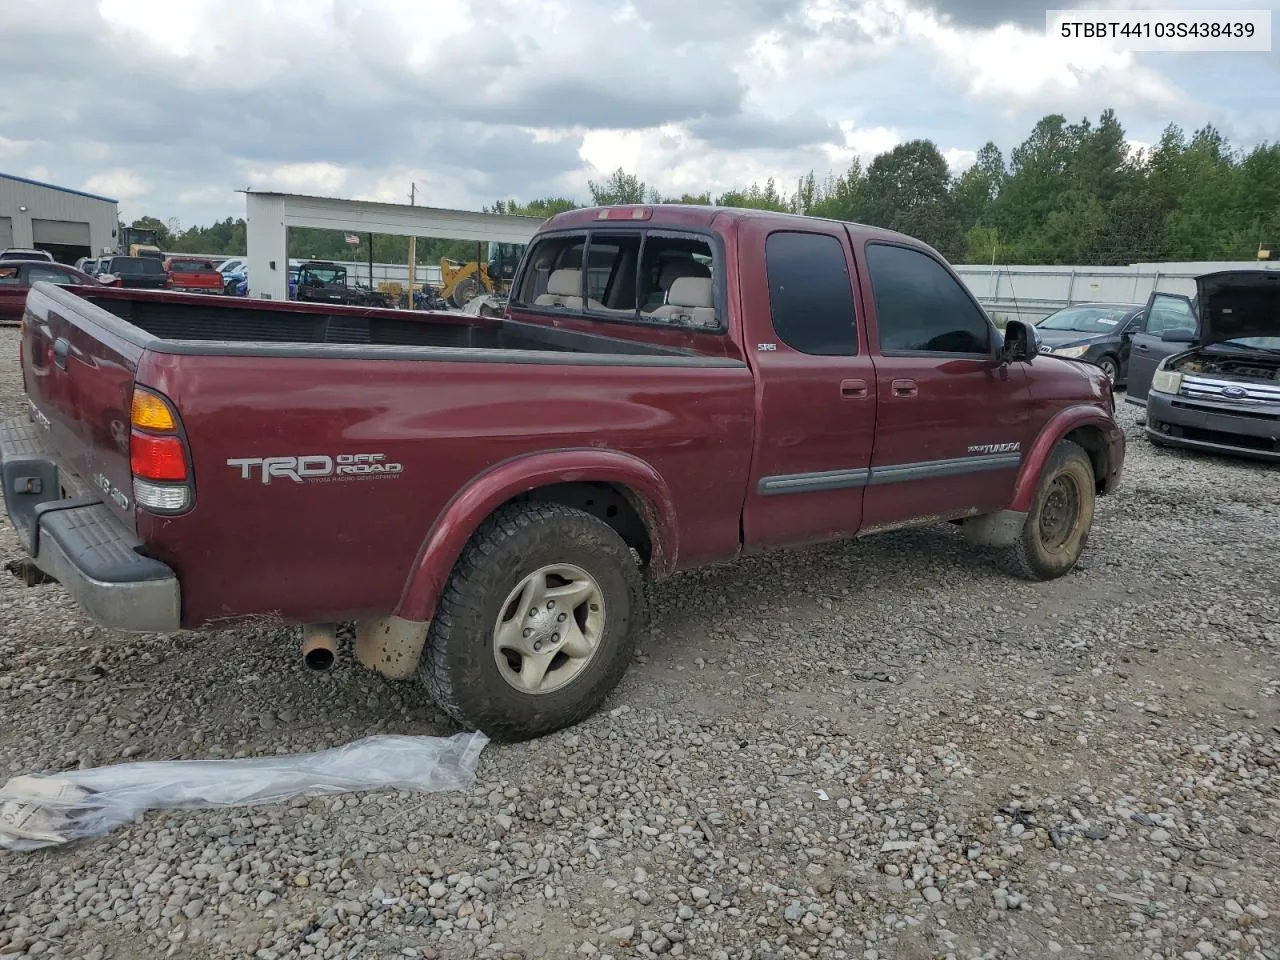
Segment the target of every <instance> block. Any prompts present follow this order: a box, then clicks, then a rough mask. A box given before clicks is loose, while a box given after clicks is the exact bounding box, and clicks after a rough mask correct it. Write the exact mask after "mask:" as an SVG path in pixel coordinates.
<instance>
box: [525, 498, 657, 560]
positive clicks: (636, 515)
mask: <svg viewBox="0 0 1280 960" xmlns="http://www.w3.org/2000/svg"><path fill="white" fill-rule="evenodd" d="M507 503H562V504H564V505H565V506H567V507H576V508H577V509H579V510H582V511H585V512H586V513H589V514H591V515H592V516H593V517H597V518H599V519H600V520H603V521H604V522H605V523H607V524H608V525H609V526H610V527H612V528H613V529H614V531H615V532H616V533H617V534H618V536H620V537H622V540H623V542H624V543H626V545H627V546H628V547H630V548H631V549H632V550H634V551H635V552H636V553H637V554H639V556H640V562H641V563H643V564H645V565H647V564H648V563H649V560H650V558H651V557H652V556H653V541H652V539H651V538H650V536H649V530H648V528H647V527H646V526H645V525H644V521H643V520H641V519H640V512H639V511H638V510H637V509H636V506H635V503H634V501H633V495H632V494H631V493H630V491H628V490H627V489H626V488H625V487H618V486H615V485H613V484H611V483H596V482H585V481H584V482H581V483H553V484H551V485H549V486H545V487H538V488H537V489H535V490H529V491H528V492H526V493H522V494H520V495H519V496H516V497H512V498H511V499H510V500H508V501H507Z"/></svg>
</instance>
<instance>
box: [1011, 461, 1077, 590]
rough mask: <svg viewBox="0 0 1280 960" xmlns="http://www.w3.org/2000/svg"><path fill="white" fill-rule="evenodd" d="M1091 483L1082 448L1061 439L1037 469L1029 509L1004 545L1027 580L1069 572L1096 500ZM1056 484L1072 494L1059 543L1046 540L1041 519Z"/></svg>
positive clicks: (1058, 491) (1054, 491)
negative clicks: (1015, 534) (1066, 525)
mask: <svg viewBox="0 0 1280 960" xmlns="http://www.w3.org/2000/svg"><path fill="white" fill-rule="evenodd" d="M1095 484H1096V481H1095V479H1094V475H1093V464H1092V462H1090V460H1089V455H1088V454H1087V453H1085V451H1084V448H1082V447H1081V446H1080V445H1079V444H1078V443H1073V442H1072V441H1070V440H1063V441H1061V442H1060V443H1059V444H1058V445H1057V446H1056V447H1055V448H1054V450H1053V453H1052V454H1050V456H1049V459H1048V461H1047V462H1046V463H1045V466H1044V469H1043V470H1042V471H1041V473H1040V481H1039V483H1037V484H1036V493H1035V496H1034V497H1033V498H1032V501H1031V509H1030V510H1028V511H1027V518H1026V520H1025V521H1024V522H1023V524H1022V530H1021V532H1020V533H1019V534H1018V538H1017V539H1016V540H1015V541H1014V542H1013V543H1012V544H1011V545H1010V546H1009V547H1008V548H1007V556H1008V559H1009V560H1010V562H1011V565H1012V567H1013V569H1014V571H1015V572H1016V573H1018V574H1019V575H1020V576H1023V577H1025V578H1027V579H1028V580H1054V579H1056V578H1058V577H1061V576H1062V575H1063V574H1066V573H1068V572H1070V570H1071V569H1072V568H1073V567H1074V566H1075V565H1076V562H1077V561H1078V560H1079V559H1080V555H1081V554H1082V553H1084V549H1085V547H1086V546H1087V545H1088V543H1089V531H1090V529H1091V527H1092V526H1093V510H1094V503H1095V500H1096V486H1095ZM1059 485H1066V486H1067V487H1069V488H1071V490H1072V493H1073V494H1074V497H1075V503H1074V509H1072V510H1071V512H1072V514H1073V516H1072V518H1071V522H1070V527H1069V529H1068V531H1067V533H1066V536H1065V538H1064V539H1063V540H1062V541H1061V542H1060V543H1057V542H1046V539H1045V536H1044V534H1045V527H1044V524H1043V523H1042V522H1041V521H1042V519H1043V518H1044V517H1045V511H1046V507H1049V506H1050V500H1051V498H1052V497H1053V495H1054V494H1055V493H1056V494H1059V495H1060V494H1061V493H1062V489H1063V488H1062V487H1061V486H1059ZM1056 539H1057V538H1054V541H1056Z"/></svg>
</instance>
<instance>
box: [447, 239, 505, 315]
mask: <svg viewBox="0 0 1280 960" xmlns="http://www.w3.org/2000/svg"><path fill="white" fill-rule="evenodd" d="M523 254H524V244H522V243H494V242H490V243H489V247H488V250H487V251H486V250H485V248H484V246H483V245H482V244H479V243H477V244H476V258H475V259H474V260H469V261H467V262H466V263H462V262H460V261H458V260H449V259H447V258H446V259H443V260H441V261H440V281H441V282H440V290H439V295H440V296H441V297H443V298H444V299H445V300H448V301H449V302H450V303H452V304H453V305H454V306H455V307H458V308H462V307H465V306H466V305H467V304H468V303H470V302H471V301H472V300H474V299H475V298H476V297H478V296H480V294H482V293H484V294H488V295H489V296H491V297H501V298H505V297H506V296H507V294H508V293H510V291H511V281H512V280H513V279H514V278H515V275H516V267H517V266H519V265H520V257H521V256H522V255H523Z"/></svg>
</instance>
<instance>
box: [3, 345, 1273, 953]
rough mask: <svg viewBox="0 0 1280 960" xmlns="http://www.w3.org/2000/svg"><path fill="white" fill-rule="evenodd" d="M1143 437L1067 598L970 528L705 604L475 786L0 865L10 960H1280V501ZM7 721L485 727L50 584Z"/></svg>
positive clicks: (701, 583) (211, 738)
mask: <svg viewBox="0 0 1280 960" xmlns="http://www.w3.org/2000/svg"><path fill="white" fill-rule="evenodd" d="M0 349H2V350H3V360H2V361H0V413H4V414H6V415H7V414H9V413H11V412H16V411H18V410H20V409H21V406H22V400H21V395H20V386H19V383H20V381H19V377H18V375H17V365H16V360H15V356H16V336H15V333H14V331H0ZM1132 409H1133V408H1129V407H1125V408H1124V410H1125V411H1126V412H1125V414H1124V416H1125V421H1126V424H1127V425H1128V430H1129V434H1130V437H1131V441H1130V442H1131V446H1130V451H1129V460H1128V465H1127V467H1126V476H1125V478H1124V481H1123V486H1122V489H1121V491H1120V492H1119V493H1118V494H1117V495H1116V496H1113V497H1109V498H1106V499H1104V500H1102V501H1101V502H1100V506H1099V512H1098V517H1097V521H1096V524H1095V527H1094V533H1093V537H1092V542H1091V544H1090V546H1089V549H1088V551H1087V553H1086V555H1085V558H1084V560H1083V562H1082V563H1081V564H1080V567H1079V569H1078V570H1077V571H1075V572H1074V573H1073V574H1071V575H1070V576H1068V577H1066V578H1063V579H1062V580H1059V581H1056V582H1053V583H1045V584H1031V583H1026V582H1022V581H1019V580H1014V579H1011V578H1009V577H1007V576H1006V575H1004V574H1003V573H1001V572H1000V571H999V569H997V568H996V567H994V566H993V565H992V564H991V562H990V561H989V560H988V559H986V558H984V557H983V556H981V555H979V554H976V553H974V552H973V551H971V550H969V549H967V548H966V547H965V546H964V545H963V544H962V543H961V542H960V540H959V538H958V536H957V535H956V533H955V531H954V529H953V528H951V527H950V526H946V525H944V526H941V527H934V528H929V529H924V530H918V531H911V532H905V533H899V534H894V535H888V536H884V537H881V538H878V539H869V540H866V541H862V542H856V543H848V544H838V545H831V546H826V547H822V548H818V549H812V550H806V551H802V552H795V553H787V554H781V555H777V556H773V557H767V558H760V559H753V560H749V561H746V562H741V563H737V564H732V565H726V566H722V567H718V568H715V569H710V570H704V571H698V572H695V573H692V574H688V575H683V576H680V577H678V578H676V579H675V580H673V581H670V582H668V583H665V584H662V585H661V586H658V587H656V588H654V589H652V590H651V596H652V602H653V605H654V610H655V616H654V623H653V629H652V633H651V635H650V636H649V637H648V639H646V640H645V641H644V642H643V644H642V650H640V651H639V652H638V653H637V655H636V663H635V664H634V665H633V667H632V669H631V671H630V673H629V674H628V676H627V678H626V679H625V680H624V681H623V683H622V685H621V687H620V688H619V689H618V691H617V693H616V694H615V695H614V696H613V697H612V699H611V700H610V701H609V703H608V704H607V705H606V707H605V709H604V710H602V711H601V712H600V713H599V714H598V715H597V716H595V717H594V718H592V719H591V720H589V721H588V722H586V723H584V724H582V725H581V726H579V727H577V728H576V729H574V730H572V731H568V732H564V733H561V734H557V735H555V736H550V737H547V738H544V739H542V740H541V741H538V742H535V743H529V744H523V745H518V746H499V745H491V746H489V747H488V748H486V750H485V752H484V753H483V754H482V756H481V759H480V767H479V777H478V780H477V782H476V785H475V787H474V788H473V789H471V790H469V791H466V792H464V793H447V794H435V795H430V796H426V797H423V796H415V795H411V794H407V793H397V792H394V791H390V792H385V793H376V794H364V795H348V796H346V797H343V798H326V799H314V800H305V799H299V800H296V801H294V802H292V803H286V804H281V805H277V806H268V807H258V808H252V809H240V810H227V811H209V812H197V813H180V812H173V813H160V812H155V813H149V814H147V815H145V816H144V817H143V818H141V819H140V821H139V822H137V823H135V824H132V825H129V826H127V827H124V828H121V829H119V830H117V831H115V832H113V833H111V834H109V835H107V836H106V837H103V838H100V839H98V840H94V841H89V842H85V843H83V844H79V845H75V846H73V847H71V848H69V849H61V850H53V851H41V852H35V853H24V854H0V956H3V957H9V956H10V955H17V956H23V955H28V956H46V957H76V958H90V960H92V958H105V957H112V958H132V957H140V956H146V957H152V956H154V957H160V956H166V957H169V956H172V957H183V958H186V957H190V958H195V957H226V958H232V957H235V958H243V957H256V958H262V960H270V958H285V957H299V956H302V957H340V958H354V957H357V956H358V957H363V958H384V957H500V958H512V957H519V958H529V957H572V956H577V957H595V958H597V960H604V958H607V957H614V958H622V957H635V956H652V955H660V954H669V955H671V956H673V957H678V956H685V957H691V958H717V960H727V958H731V957H732V958H753V960H756V958H758V960H768V958H782V957H802V956H809V957H824V958H825V957H833V958H843V957H851V958H866V960H875V958H886V960H887V958H905V960H910V958H916V957H956V958H970V957H972V958H978V957H984V958H995V957H1007V958H1019V960H1021V958H1035V957H1052V956H1063V957H1072V956H1087V957H1115V958H1135V957H1150V958H1167V960H1173V958H1182V960H1200V958H1211V957H1267V958H1280V933H1278V931H1280V869H1278V868H1280V845H1278V844H1277V833H1278V831H1280V726H1277V724H1280V715H1278V711H1277V705H1278V704H1280V700H1278V699H1277V697H1278V695H1280V656H1278V653H1280V581H1278V580H1277V576H1276V558H1277V556H1280V470H1278V469H1276V468H1274V467H1267V466H1262V465H1257V464H1249V463H1243V462H1232V461H1228V460H1223V459H1216V458H1208V457H1201V456H1190V455H1182V454H1178V453H1174V452H1169V451H1163V450H1156V449H1153V448H1152V447H1150V446H1149V445H1148V444H1147V443H1146V442H1145V441H1144V440H1142V439H1141V438H1140V437H1139V435H1138V431H1137V429H1136V426H1135V418H1134V416H1133V413H1132V412H1131V411H1132ZM17 553H18V547H17V543H16V540H15V538H14V535H13V531H12V530H11V529H10V528H9V527H8V526H7V525H6V526H3V527H0V555H2V558H3V559H8V558H10V557H13V556H16V555H17ZM0 716H2V717H3V723H2V724H0V775H2V776H4V777H7V776H11V775H14V774H18V773H24V772H37V771H53V770H61V769H69V768H74V767H77V766H84V765H97V764H108V763H116V762H119V761H121V760H124V759H126V758H133V759H156V760H163V759H169V758H177V757H229V756H256V755H264V754H269V753H272V752H280V753H284V752H295V751H305V750H314V749H320V748H324V747H328V746H334V745H338V744H342V743H346V742H348V741H350V740H353V739H355V738H357V737H359V736H362V735H365V734H369V733H373V732H379V731H384V732H399V733H424V734H434V733H450V732H452V731H451V729H450V727H449V726H448V725H447V724H446V723H445V721H444V719H443V718H442V716H441V715H440V714H439V713H438V712H437V711H436V710H435V709H434V707H433V706H431V705H430V704H429V703H427V702H424V699H423V698H422V697H421V696H420V695H419V694H418V692H417V690H416V689H415V687H414V686H413V685H411V684H398V683H393V682H389V681H385V680H382V679H381V678H379V677H376V676H373V675H371V674H368V673H365V672H363V671H361V670H359V669H357V668H355V667H353V666H351V665H350V663H349V662H347V661H346V659H345V658H344V661H343V662H342V663H340V665H339V666H338V667H336V668H335V669H334V670H333V671H331V672H330V673H327V674H313V673H308V672H305V671H304V669H303V667H302V664H301V662H300V660H299V658H298V652H297V645H296V639H295V638H294V637H293V636H291V635H290V634H288V633H285V632H263V631H235V632H225V633H219V634H208V635H196V634H192V635H183V636H180V637H177V638H163V637H142V638H137V637H124V636H119V635H112V634H110V633H109V632H107V631H103V630H100V629H97V628H95V627H94V626H92V625H91V624H90V623H89V622H88V621H87V620H85V618H84V617H83V616H81V615H80V614H79V612H78V611H77V610H76V609H75V608H74V607H73V606H71V605H70V604H69V603H68V601H67V598H66V596H65V595H64V593H63V592H62V590H61V588H60V587H58V586H56V585H50V586H42V587H36V588H30V589H28V588H23V587H21V586H19V585H18V584H17V582H16V581H12V580H8V581H6V582H4V583H3V585H0Z"/></svg>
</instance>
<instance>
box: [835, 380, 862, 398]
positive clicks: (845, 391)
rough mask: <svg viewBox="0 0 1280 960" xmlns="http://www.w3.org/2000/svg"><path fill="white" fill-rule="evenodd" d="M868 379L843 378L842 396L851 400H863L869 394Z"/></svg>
mask: <svg viewBox="0 0 1280 960" xmlns="http://www.w3.org/2000/svg"><path fill="white" fill-rule="evenodd" d="M868 395H869V394H868V390H867V381H865V380H841V381H840V396H842V397H845V398H846V399H849V400H863V399H865V398H866V397H867V396H868Z"/></svg>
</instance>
